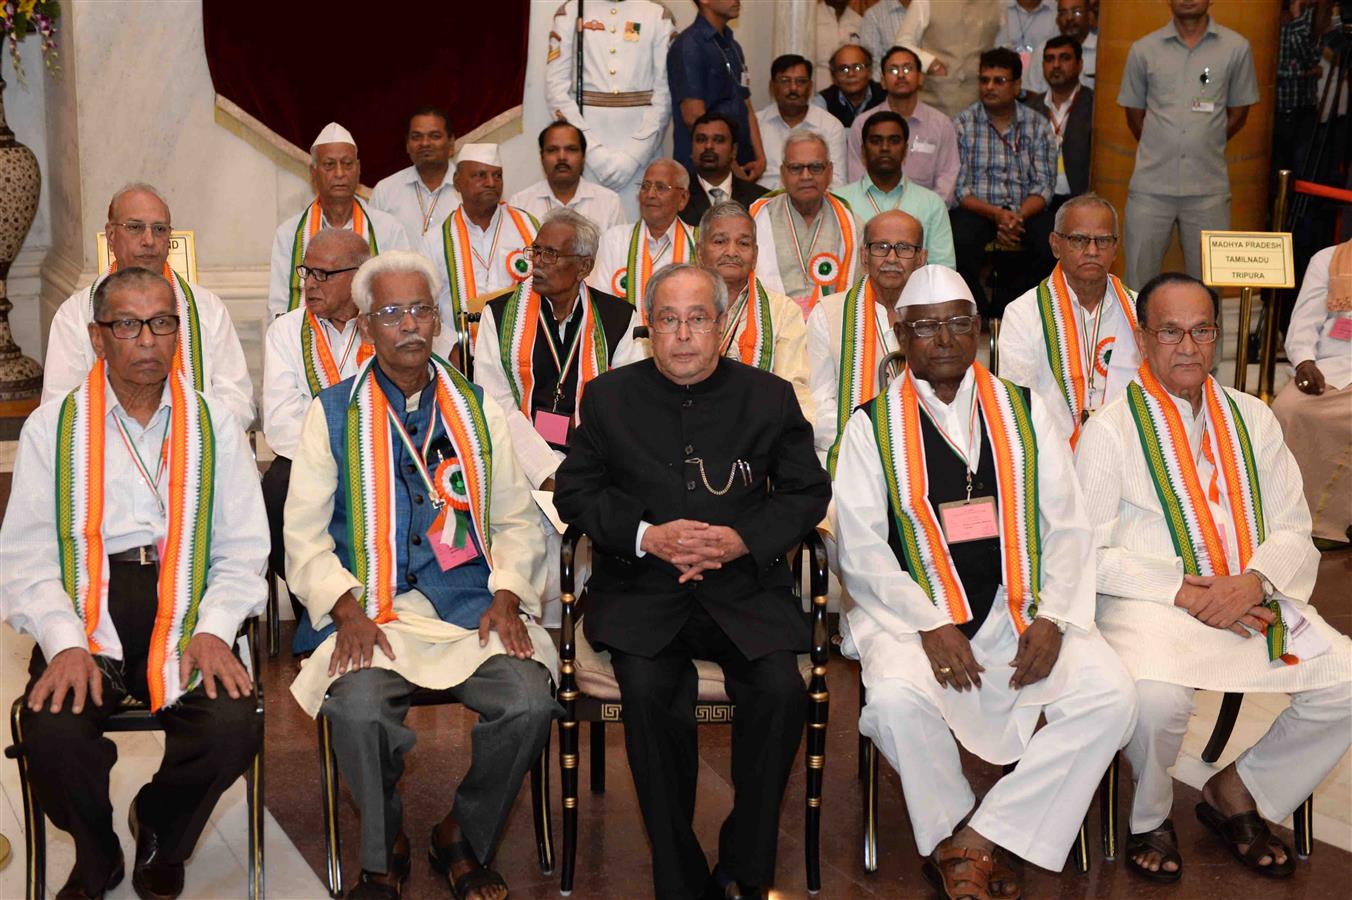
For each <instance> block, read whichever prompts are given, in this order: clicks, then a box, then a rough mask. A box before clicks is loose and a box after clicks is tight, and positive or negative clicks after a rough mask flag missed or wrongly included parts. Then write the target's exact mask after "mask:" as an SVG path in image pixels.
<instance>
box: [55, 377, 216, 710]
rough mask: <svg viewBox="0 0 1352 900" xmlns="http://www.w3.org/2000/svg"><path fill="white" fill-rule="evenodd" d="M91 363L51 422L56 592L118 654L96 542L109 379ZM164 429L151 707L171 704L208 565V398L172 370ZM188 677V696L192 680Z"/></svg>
mask: <svg viewBox="0 0 1352 900" xmlns="http://www.w3.org/2000/svg"><path fill="white" fill-rule="evenodd" d="M104 371H105V370H104V361H103V360H101V359H100V360H98V361H97V362H95V363H94V367H93V369H91V370H90V372H89V376H88V377H87V378H86V379H85V382H84V384H82V385H81V386H80V387H78V388H76V389H75V390H73V391H71V392H70V393H69V394H67V395H66V398H65V399H64V400H63V401H62V402H61V412H60V414H59V417H58V419H57V437H56V443H57V453H56V498H57V501H56V503H57V507H56V540H57V553H58V556H59V558H60V562H61V586H62V587H63V588H64V589H65V591H66V593H67V595H69V596H70V599H71V602H72V603H73V604H74V605H75V613H76V615H78V616H79V617H80V620H81V621H82V622H83V623H84V629H85V636H86V638H87V639H88V641H89V652H90V653H94V654H100V653H101V654H107V655H109V656H111V657H113V658H115V659H116V658H120V657H121V654H122V644H121V641H120V640H119V638H118V635H117V630H116V628H115V627H114V625H113V621H112V618H111V616H109V615H108V612H107V609H108V554H107V551H106V550H105V549H104V545H103V515H104V510H105V503H104V500H105V491H106V483H105V479H106V477H107V476H106V456H105V449H106V446H105V437H106V431H105V428H106V422H105V419H106V417H107V413H108V400H107V388H108V382H107V380H106V378H105V374H104ZM168 386H169V391H170V411H169V430H168V433H167V437H166V439H165V443H164V453H165V454H166V456H167V460H166V463H167V465H166V468H167V471H168V473H169V488H168V493H169V497H168V503H167V504H166V507H165V510H166V515H165V519H166V522H165V538H164V542H163V543H162V544H161V545H160V547H159V558H160V572H159V583H158V591H157V596H158V602H157V606H156V613H155V625H154V628H153V630H152V632H151V639H150V652H149V654H148V656H147V659H146V682H147V684H148V686H149V689H150V708H151V710H152V711H158V710H160V709H162V708H163V707H165V706H170V705H172V704H173V703H175V702H176V701H177V700H178V698H179V697H180V696H182V695H183V693H184V691H183V690H182V689H180V687H179V683H180V680H181V675H182V673H181V670H180V668H179V664H180V660H181V659H182V658H183V652H184V651H185V650H186V649H187V647H188V642H189V641H191V640H192V636H193V632H194V630H195V628H196V625H197V613H198V606H199V605H200V604H201V602H202V595H203V593H204V592H205V590H206V584H207V575H208V570H209V568H210V565H211V524H212V501H213V495H214V490H215V485H216V441H215V434H214V432H213V431H212V427H211V414H210V413H209V412H208V410H207V405H206V401H205V400H203V399H202V396H201V394H199V393H198V392H197V391H196V390H194V389H193V387H192V384H191V382H190V381H189V379H188V377H187V374H186V373H184V372H183V371H182V370H178V371H175V372H173V373H172V374H171V375H170V376H169V379H168ZM197 679H198V676H197V674H196V673H194V675H193V678H192V679H191V680H190V682H189V685H188V690H191V689H192V688H193V687H194V686H195V685H196V682H197Z"/></svg>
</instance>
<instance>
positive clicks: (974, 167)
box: [953, 101, 1057, 209]
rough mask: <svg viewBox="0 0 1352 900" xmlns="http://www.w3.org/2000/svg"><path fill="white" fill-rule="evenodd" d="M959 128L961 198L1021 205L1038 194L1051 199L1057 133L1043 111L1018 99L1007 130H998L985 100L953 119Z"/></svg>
mask: <svg viewBox="0 0 1352 900" xmlns="http://www.w3.org/2000/svg"><path fill="white" fill-rule="evenodd" d="M953 124H954V125H955V126H956V127H957V131H958V156H959V158H960V161H961V167H960V168H959V170H958V188H957V193H956V195H957V198H958V200H959V201H961V200H962V198H963V197H967V196H973V197H976V198H977V199H978V200H983V201H985V202H986V203H990V204H992V205H994V206H1003V207H1007V208H1009V209H1018V208H1019V206H1020V205H1021V204H1022V203H1023V201H1024V200H1025V199H1027V198H1028V197H1031V196H1033V195H1034V194H1038V195H1040V196H1041V197H1042V199H1043V200H1045V201H1047V202H1048V203H1051V202H1052V188H1053V186H1054V185H1055V184H1056V153H1057V149H1056V136H1055V134H1054V133H1053V132H1052V126H1051V124H1050V123H1049V122H1048V121H1047V120H1046V118H1044V117H1043V116H1041V115H1039V114H1037V113H1036V112H1034V111H1033V110H1031V109H1029V108H1028V107H1027V106H1024V105H1023V104H1022V103H1015V104H1014V121H1013V124H1011V125H1010V128H1009V131H1008V132H1007V133H1006V134H1000V133H999V132H998V131H996V130H995V126H994V125H993V124H992V123H991V120H990V118H989V117H988V116H987V115H986V108H985V107H984V106H982V105H981V101H977V102H976V103H973V104H972V105H971V106H969V107H967V108H966V109H964V110H963V111H962V112H960V113H959V114H958V117H957V118H956V119H954V120H953Z"/></svg>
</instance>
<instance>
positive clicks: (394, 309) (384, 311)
mask: <svg viewBox="0 0 1352 900" xmlns="http://www.w3.org/2000/svg"><path fill="white" fill-rule="evenodd" d="M436 314H437V308H436V307H435V306H428V305H427V304H426V303H415V304H414V305H412V306H395V305H390V306H382V307H381V308H380V309H373V310H371V312H370V316H371V321H372V322H375V323H376V324H377V325H383V326H385V327H386V328H393V327H394V326H396V325H398V324H399V323H400V322H402V321H404V316H412V317H413V321H414V322H417V323H419V324H422V323H425V322H430V321H431V320H432V317H433V316H435V315H436Z"/></svg>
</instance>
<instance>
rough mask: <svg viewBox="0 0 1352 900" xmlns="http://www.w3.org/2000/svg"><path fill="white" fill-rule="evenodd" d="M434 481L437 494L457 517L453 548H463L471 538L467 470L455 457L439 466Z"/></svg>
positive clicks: (452, 542)
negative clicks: (466, 483) (466, 481)
mask: <svg viewBox="0 0 1352 900" xmlns="http://www.w3.org/2000/svg"><path fill="white" fill-rule="evenodd" d="M433 481H434V482H435V483H436V488H437V493H438V494H440V495H441V498H442V499H443V500H445V501H446V505H447V506H449V507H450V508H451V513H452V514H453V515H454V516H455V538H454V539H453V540H452V541H451V546H452V547H456V548H459V547H463V546H465V540H466V538H468V537H469V491H468V490H467V489H466V488H465V470H464V469H463V468H462V467H461V466H460V460H459V459H458V458H455V457H452V458H451V459H447V460H443V461H442V463H441V465H439V466H437V471H436V475H435V476H434V478H433ZM445 514H446V513H445V512H443V513H442V515H445Z"/></svg>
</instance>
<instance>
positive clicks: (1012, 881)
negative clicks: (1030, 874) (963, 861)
mask: <svg viewBox="0 0 1352 900" xmlns="http://www.w3.org/2000/svg"><path fill="white" fill-rule="evenodd" d="M991 860H992V861H991V880H990V886H988V887H987V889H986V892H987V893H988V894H990V895H991V898H992V900H1019V898H1021V897H1022V896H1023V871H1022V870H1023V864H1022V862H1021V861H1020V860H1019V859H1018V857H1016V856H1014V854H1012V853H1010V852H1009V851H1007V850H1005V849H1004V848H1002V847H996V848H995V853H994V854H993V855H992V857H991ZM996 884H999V885H1000V890H999V891H996V890H995V887H994V885H996ZM1010 888H1013V890H1012V891H1011V890H1010Z"/></svg>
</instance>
